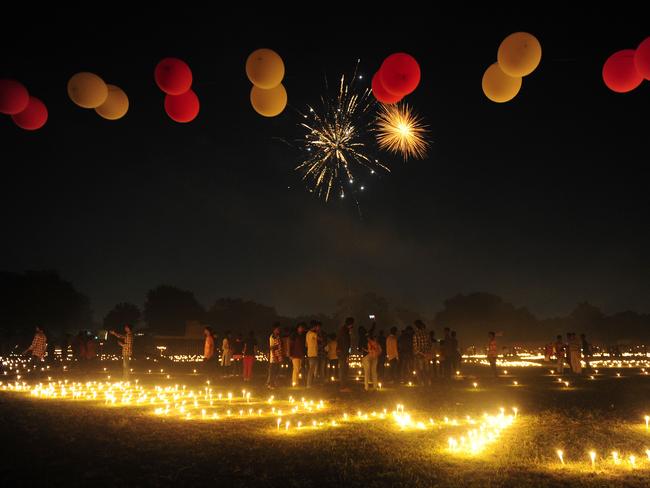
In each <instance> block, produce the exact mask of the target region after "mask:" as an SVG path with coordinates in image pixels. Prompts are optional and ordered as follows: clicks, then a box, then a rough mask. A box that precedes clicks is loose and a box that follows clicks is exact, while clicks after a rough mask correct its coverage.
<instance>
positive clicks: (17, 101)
mask: <svg viewBox="0 0 650 488" xmlns="http://www.w3.org/2000/svg"><path fill="white" fill-rule="evenodd" d="M28 103H29V92H28V91H27V88H25V86H24V85H23V84H22V83H20V82H18V81H16V80H6V79H5V80H0V113H3V114H7V115H14V114H17V113H20V112H22V111H23V110H25V109H26V108H27V104H28Z"/></svg>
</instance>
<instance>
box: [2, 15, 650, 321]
mask: <svg viewBox="0 0 650 488" xmlns="http://www.w3.org/2000/svg"><path fill="white" fill-rule="evenodd" d="M110 13H111V14H114V15H107V16H106V18H105V19H103V20H99V21H97V22H80V23H77V22H72V21H64V20H61V19H56V18H49V19H48V21H47V22H46V21H45V15H43V16H41V18H37V17H33V16H32V17H31V18H30V21H29V22H27V23H26V24H25V25H22V26H21V27H20V29H18V30H15V31H7V30H5V31H4V32H3V33H2V37H0V41H1V42H0V77H13V78H16V79H19V80H21V81H22V82H23V83H25V84H26V86H27V87H28V88H29V90H30V91H31V93H33V94H34V95H35V96H37V97H39V98H41V99H43V100H44V101H45V103H46V104H47V106H48V108H49V111H50V119H49V121H48V123H47V125H46V126H45V127H44V128H43V129H42V130H40V131H37V132H35V133H28V132H25V131H22V130H20V129H18V128H16V127H15V126H14V125H13V123H12V122H11V120H10V119H9V117H7V116H2V117H1V118H0V147H1V155H2V159H1V161H2V177H1V180H0V181H1V186H0V203H1V208H2V224H1V228H2V237H1V239H0V269H9V270H14V271H22V270H25V269H40V268H49V269H52V268H53V269H57V270H59V271H60V272H61V273H62V275H63V276H64V277H66V278H67V279H69V280H71V281H72V282H74V284H75V285H76V286H77V288H79V289H80V290H81V291H83V292H84V293H87V294H88V295H89V296H90V297H91V299H92V303H93V307H94V308H95V310H96V312H97V315H98V317H101V316H103V314H104V313H105V312H106V311H107V310H108V309H109V308H110V307H111V306H112V305H113V304H115V303H116V302H119V301H125V300H128V301H134V302H135V303H142V302H143V299H144V295H145V293H146V291H147V290H148V289H150V288H151V287H153V286H155V285H158V284H161V283H169V284H174V285H178V286H181V287H184V288H188V289H191V290H193V291H195V292H196V294H197V296H198V298H199V299H200V300H201V301H202V302H203V303H204V304H206V305H208V304H209V303H210V302H211V301H212V300H214V299H215V298H217V297H221V296H241V297H245V298H250V299H254V300H258V301H261V302H264V303H267V304H272V305H275V306H276V307H277V309H278V311H279V312H281V313H283V314H297V313H303V312H315V311H325V312H329V311H332V310H333V308H334V304H335V301H336V299H337V298H338V297H340V296H343V295H345V294H346V293H348V292H349V291H363V290H371V291H376V292H379V293H381V294H384V295H386V296H388V297H389V298H391V300H392V301H393V302H395V303H396V304H403V305H407V306H410V307H414V308H417V309H419V310H421V311H423V312H425V313H428V314H431V313H433V312H435V311H436V310H438V309H439V308H440V307H441V301H442V300H443V299H444V298H447V297H449V296H451V295H453V294H456V293H458V292H472V291H489V292H494V293H497V294H500V295H502V296H503V297H504V298H505V299H507V300H510V301H512V302H514V303H515V304H517V305H528V306H530V308H531V310H532V311H533V312H535V313H537V314H539V315H541V316H549V315H554V314H562V313H566V312H568V311H569V310H570V309H571V308H572V307H573V306H574V305H575V304H576V303H577V302H578V301H582V300H589V301H591V302H592V303H595V304H598V305H600V306H602V307H603V308H604V309H605V310H606V311H609V312H612V311H618V310H624V309H628V308H632V309H636V310H639V311H646V312H647V311H650V231H649V230H648V217H649V216H650V215H649V214H650V211H649V206H648V191H647V190H648V177H649V176H650V171H649V170H648V164H649V163H650V156H649V154H650V153H649V151H648V147H649V146H648V144H649V141H650V138H649V137H648V127H649V126H648V117H649V116H650V82H644V84H643V85H642V86H640V87H639V88H638V89H637V90H635V91H634V92H632V93H629V94H625V95H618V94H615V93H613V92H610V91H609V90H608V89H607V88H606V87H605V86H604V84H603V82H602V78H601V69H602V64H603V62H604V61H605V59H606V58H607V57H608V56H609V55H610V54H611V53H613V52H614V51H617V50H619V49H624V48H634V47H636V45H638V43H639V42H640V41H642V40H643V39H644V38H645V37H647V36H648V35H650V24H649V23H648V22H644V18H645V19H647V17H644V16H643V15H642V14H641V13H640V12H635V11H633V10H627V11H626V12H623V13H618V12H616V11H613V10H612V9H602V10H594V11H592V12H590V13H588V12H582V13H581V14H580V15H573V14H570V13H568V12H566V11H565V10H558V11H549V12H535V14H534V15H524V14H521V15H511V16H509V17H508V18H506V17H504V16H503V14H502V13H500V14H499V15H498V16H492V15H490V12H488V11H477V10H472V11H471V12H469V13H468V12H459V13H457V14H453V15H452V14H449V15H442V14H440V15H435V16H433V15H431V14H428V13H426V12H424V11H423V12H421V13H419V16H418V12H417V10H416V9H413V10H411V11H410V12H404V13H403V14H402V13H397V12H396V13H395V15H385V16H383V17H381V18H373V17H372V16H364V17H349V18H344V17H331V18H327V19H325V18H323V19H318V18H317V17H314V16H312V15H310V16H305V18H304V19H303V20H302V21H296V20H291V19H289V18H288V17H287V18H284V19H283V20H278V19H271V18H266V19H265V18H264V17H263V16H261V15H255V14H253V13H247V14H245V15H241V16H234V15H233V16H230V17H225V16H221V17H220V16H218V15H215V14H209V13H208V12H207V11H203V10H202V9H201V8H198V7H197V8H194V9H192V8H191V7H187V9H186V10H185V11H183V12H165V11H152V12H149V13H148V14H147V15H137V14H133V13H131V14H129V15H127V14H125V13H124V12H110ZM407 13H408V14H409V15H412V16H413V17H407V16H403V15H406V14H407ZM251 19H254V20H252V21H251ZM520 30H523V31H528V32H531V33H533V34H535V35H536V36H537V37H538V39H539V40H540V42H541V44H542V49H543V55H542V62H541V64H540V66H539V67H538V69H537V70H536V71H535V72H534V73H533V74H532V75H530V76H529V77H527V78H525V79H524V83H523V87H522V89H521V92H520V93H519V95H518V96H517V97H516V98H515V99H514V100H513V101H512V102H510V103H508V104H503V105H502V104H495V103H492V102H490V101H488V100H487V99H486V98H485V96H484V95H483V93H482V91H481V76H482V74H483V71H484V70H485V69H486V67H487V66H488V65H490V64H491V63H493V62H494V61H495V60H496V51H497V47H498V45H499V43H500V42H501V40H502V39H503V38H504V37H505V36H506V35H508V34H510V33H511V32H515V31H520ZM258 47H270V48H273V49H275V50H276V51H277V52H278V53H280V54H281V56H282V57H283V59H284V61H285V66H286V77H285V80H284V84H285V86H286V88H287V91H288V95H289V107H288V108H287V110H286V111H285V112H284V113H283V114H282V115H281V116H279V117H277V118H275V119H265V118H262V117H260V116H258V115H257V114H256V113H255V112H254V111H253V110H252V108H251V107H250V104H249V99H248V97H249V90H250V83H249V82H248V80H247V78H246V76H245V72H244V63H245V60H246V57H247V56H248V54H249V53H250V52H251V51H253V50H254V49H256V48H258ZM396 51H406V52H409V53H411V54H412V55H414V56H415V57H416V58H417V59H418V61H419V62H420V65H421V68H422V81H421V83H420V86H419V87H418V89H417V91H416V92H415V93H414V94H412V95H411V96H409V97H408V101H409V103H411V104H412V105H413V106H414V107H415V109H416V110H417V112H418V113H419V114H420V115H422V116H423V117H424V118H425V119H426V122H427V123H428V124H429V126H430V130H431V139H432V141H433V146H432V150H431V151H430V155H429V158H428V159H427V160H425V161H410V162H407V163H403V162H401V160H399V159H397V158H390V157H386V158H385V159H386V160H387V161H389V162H391V163H392V168H393V172H392V174H390V175H389V176H377V177H375V178H373V179H369V180H368V181H367V183H366V187H367V189H366V191H365V192H364V195H363V198H362V199H361V200H360V205H361V210H362V212H363V218H360V217H359V215H358V212H357V209H356V206H355V205H354V204H352V202H351V201H350V200H345V201H339V200H337V199H334V201H331V202H330V203H327V204H326V203H324V202H322V201H320V200H317V199H316V198H315V197H314V196H313V195H312V194H310V193H308V192H306V191H305V189H304V186H303V185H302V183H301V181H300V179H299V178H298V175H297V174H296V173H295V172H294V171H293V167H294V166H295V165H296V164H297V162H298V161H299V153H297V152H296V151H294V150H293V149H291V148H290V147H288V146H287V145H285V144H283V143H281V142H279V141H278V138H284V139H289V140H292V139H295V138H297V137H299V136H300V134H301V131H300V130H299V129H298V127H297V122H298V120H299V119H298V116H297V114H296V112H295V109H303V108H304V107H305V105H306V104H307V103H316V102H317V101H318V98H319V96H320V95H321V93H322V92H323V79H324V76H325V75H327V76H328V77H329V79H335V78H337V77H338V76H340V74H341V73H342V72H347V73H350V72H351V71H352V70H353V69H354V66H355V63H356V60H357V59H358V58H360V59H361V70H360V72H361V73H362V74H364V75H366V76H367V80H368V81H369V79H370V77H371V75H372V74H373V73H374V71H375V70H376V69H377V68H378V67H379V64H380V63H381V61H382V59H383V58H384V57H385V56H387V55H388V54H390V53H392V52H396ZM165 56H177V57H180V58H182V59H184V60H186V61H187V62H188V63H189V65H190V66H191V68H192V70H193V73H194V79H195V82H194V86H193V88H194V90H195V91H196V93H197V94H198V96H199V97H200V100H201V104H202V105H201V113H200V114H199V117H198V118H197V119H196V120H195V121H194V122H193V123H191V124H187V125H182V124H177V123H175V122H172V121H171V120H170V119H169V118H167V116H166V115H165V113H164V109H163V94H162V93H161V92H160V91H159V90H158V88H157V87H156V85H155V84H154V81H153V69H154V67H155V65H156V63H157V62H158V61H159V60H160V59H161V58H162V57H165ZM78 71H92V72H95V73H97V74H99V75H100V76H102V77H103V78H104V79H105V80H106V81H107V82H109V83H113V84H116V85H119V86H120V87H122V88H123V89H124V90H125V91H126V92H127V94H128V95H129V98H130V102H131V108H130V111H129V113H128V114H127V116H126V117H125V118H124V119H123V120H121V121H117V122H109V121H105V120H103V119H101V118H99V117H98V116H97V115H96V114H95V113H94V111H92V110H83V109H81V108H79V107H77V106H75V105H74V104H73V103H72V102H71V101H70V100H69V99H68V97H67V93H66V83H67V80H68V78H69V77H70V76H71V75H72V74H74V73H76V72H78Z"/></svg>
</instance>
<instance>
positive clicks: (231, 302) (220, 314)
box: [207, 298, 286, 334]
mask: <svg viewBox="0 0 650 488" xmlns="http://www.w3.org/2000/svg"><path fill="white" fill-rule="evenodd" d="M278 320H282V319H281V317H278V314H277V312H276V311H275V308H273V307H269V306H268V305H263V304H261V303H257V302H253V301H251V300H243V299H241V298H219V299H217V300H216V301H215V302H214V303H213V304H212V306H211V307H210V308H209V309H208V313H207V322H208V323H209V324H210V325H212V326H213V327H214V328H216V329H218V330H220V331H223V330H225V329H229V330H232V331H237V332H241V333H242V334H245V333H246V332H248V331H249V330H255V331H259V332H267V331H268V330H269V327H270V326H271V325H272V324H273V323H274V322H276V321H278ZM285 320H286V319H285Z"/></svg>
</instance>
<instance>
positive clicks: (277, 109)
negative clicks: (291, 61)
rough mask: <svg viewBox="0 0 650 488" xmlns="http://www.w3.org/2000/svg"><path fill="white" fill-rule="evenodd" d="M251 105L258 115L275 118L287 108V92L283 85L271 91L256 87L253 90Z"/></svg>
mask: <svg viewBox="0 0 650 488" xmlns="http://www.w3.org/2000/svg"><path fill="white" fill-rule="evenodd" d="M251 105H252V106H253V108H254V109H255V111H256V112H257V113H258V114H260V115H263V116H264V117H275V116H276V115H278V114H280V113H281V112H282V111H283V110H284V107H286V106H287V90H285V89H284V86H283V85H282V84H281V83H280V84H279V85H278V86H276V87H275V88H271V89H270V90H262V89H261V88H258V87H256V86H254V87H253V89H252V90H251Z"/></svg>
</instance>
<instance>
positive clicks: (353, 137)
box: [295, 70, 390, 201]
mask: <svg viewBox="0 0 650 488" xmlns="http://www.w3.org/2000/svg"><path fill="white" fill-rule="evenodd" d="M355 78H356V70H355V75H354V76H353V77H352V81H351V82H347V83H346V80H345V75H343V76H341V81H340V84H339V90H338V96H336V97H335V98H331V99H330V98H328V95H326V96H324V97H322V98H321V101H322V104H323V106H322V110H321V111H318V110H316V109H314V108H313V107H311V106H308V107H307V108H308V113H307V114H303V115H302V116H303V118H304V119H305V120H304V121H303V122H302V123H301V124H300V125H301V126H302V127H303V128H304V129H306V134H305V136H304V140H303V146H304V149H305V159H304V161H302V162H301V163H300V164H299V165H298V166H297V167H296V168H295V169H296V170H297V171H300V172H302V173H303V177H302V178H303V180H305V181H308V182H309V184H310V186H311V187H312V191H315V192H316V193H317V194H318V196H322V197H324V198H325V200H326V201H327V200H328V199H329V197H330V194H331V192H332V190H333V189H336V190H338V191H339V192H340V196H341V197H344V196H345V190H344V184H345V183H349V184H353V183H354V182H355V180H356V178H355V173H354V172H355V170H356V169H357V168H359V167H365V168H366V169H367V170H369V171H370V173H374V172H375V171H377V170H379V169H383V170H385V171H390V169H389V168H388V167H386V166H384V165H383V164H382V163H380V162H379V161H378V160H376V159H373V158H372V157H371V156H369V155H368V154H367V152H366V151H367V148H368V147H367V144H366V143H365V142H364V138H365V137H367V134H368V130H369V128H370V125H371V123H372V111H373V108H374V105H375V101H374V99H373V98H372V96H371V91H370V90H369V89H366V90H364V91H363V92H361V93H357V92H356V91H355V89H354V80H355ZM361 189H363V187H361Z"/></svg>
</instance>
